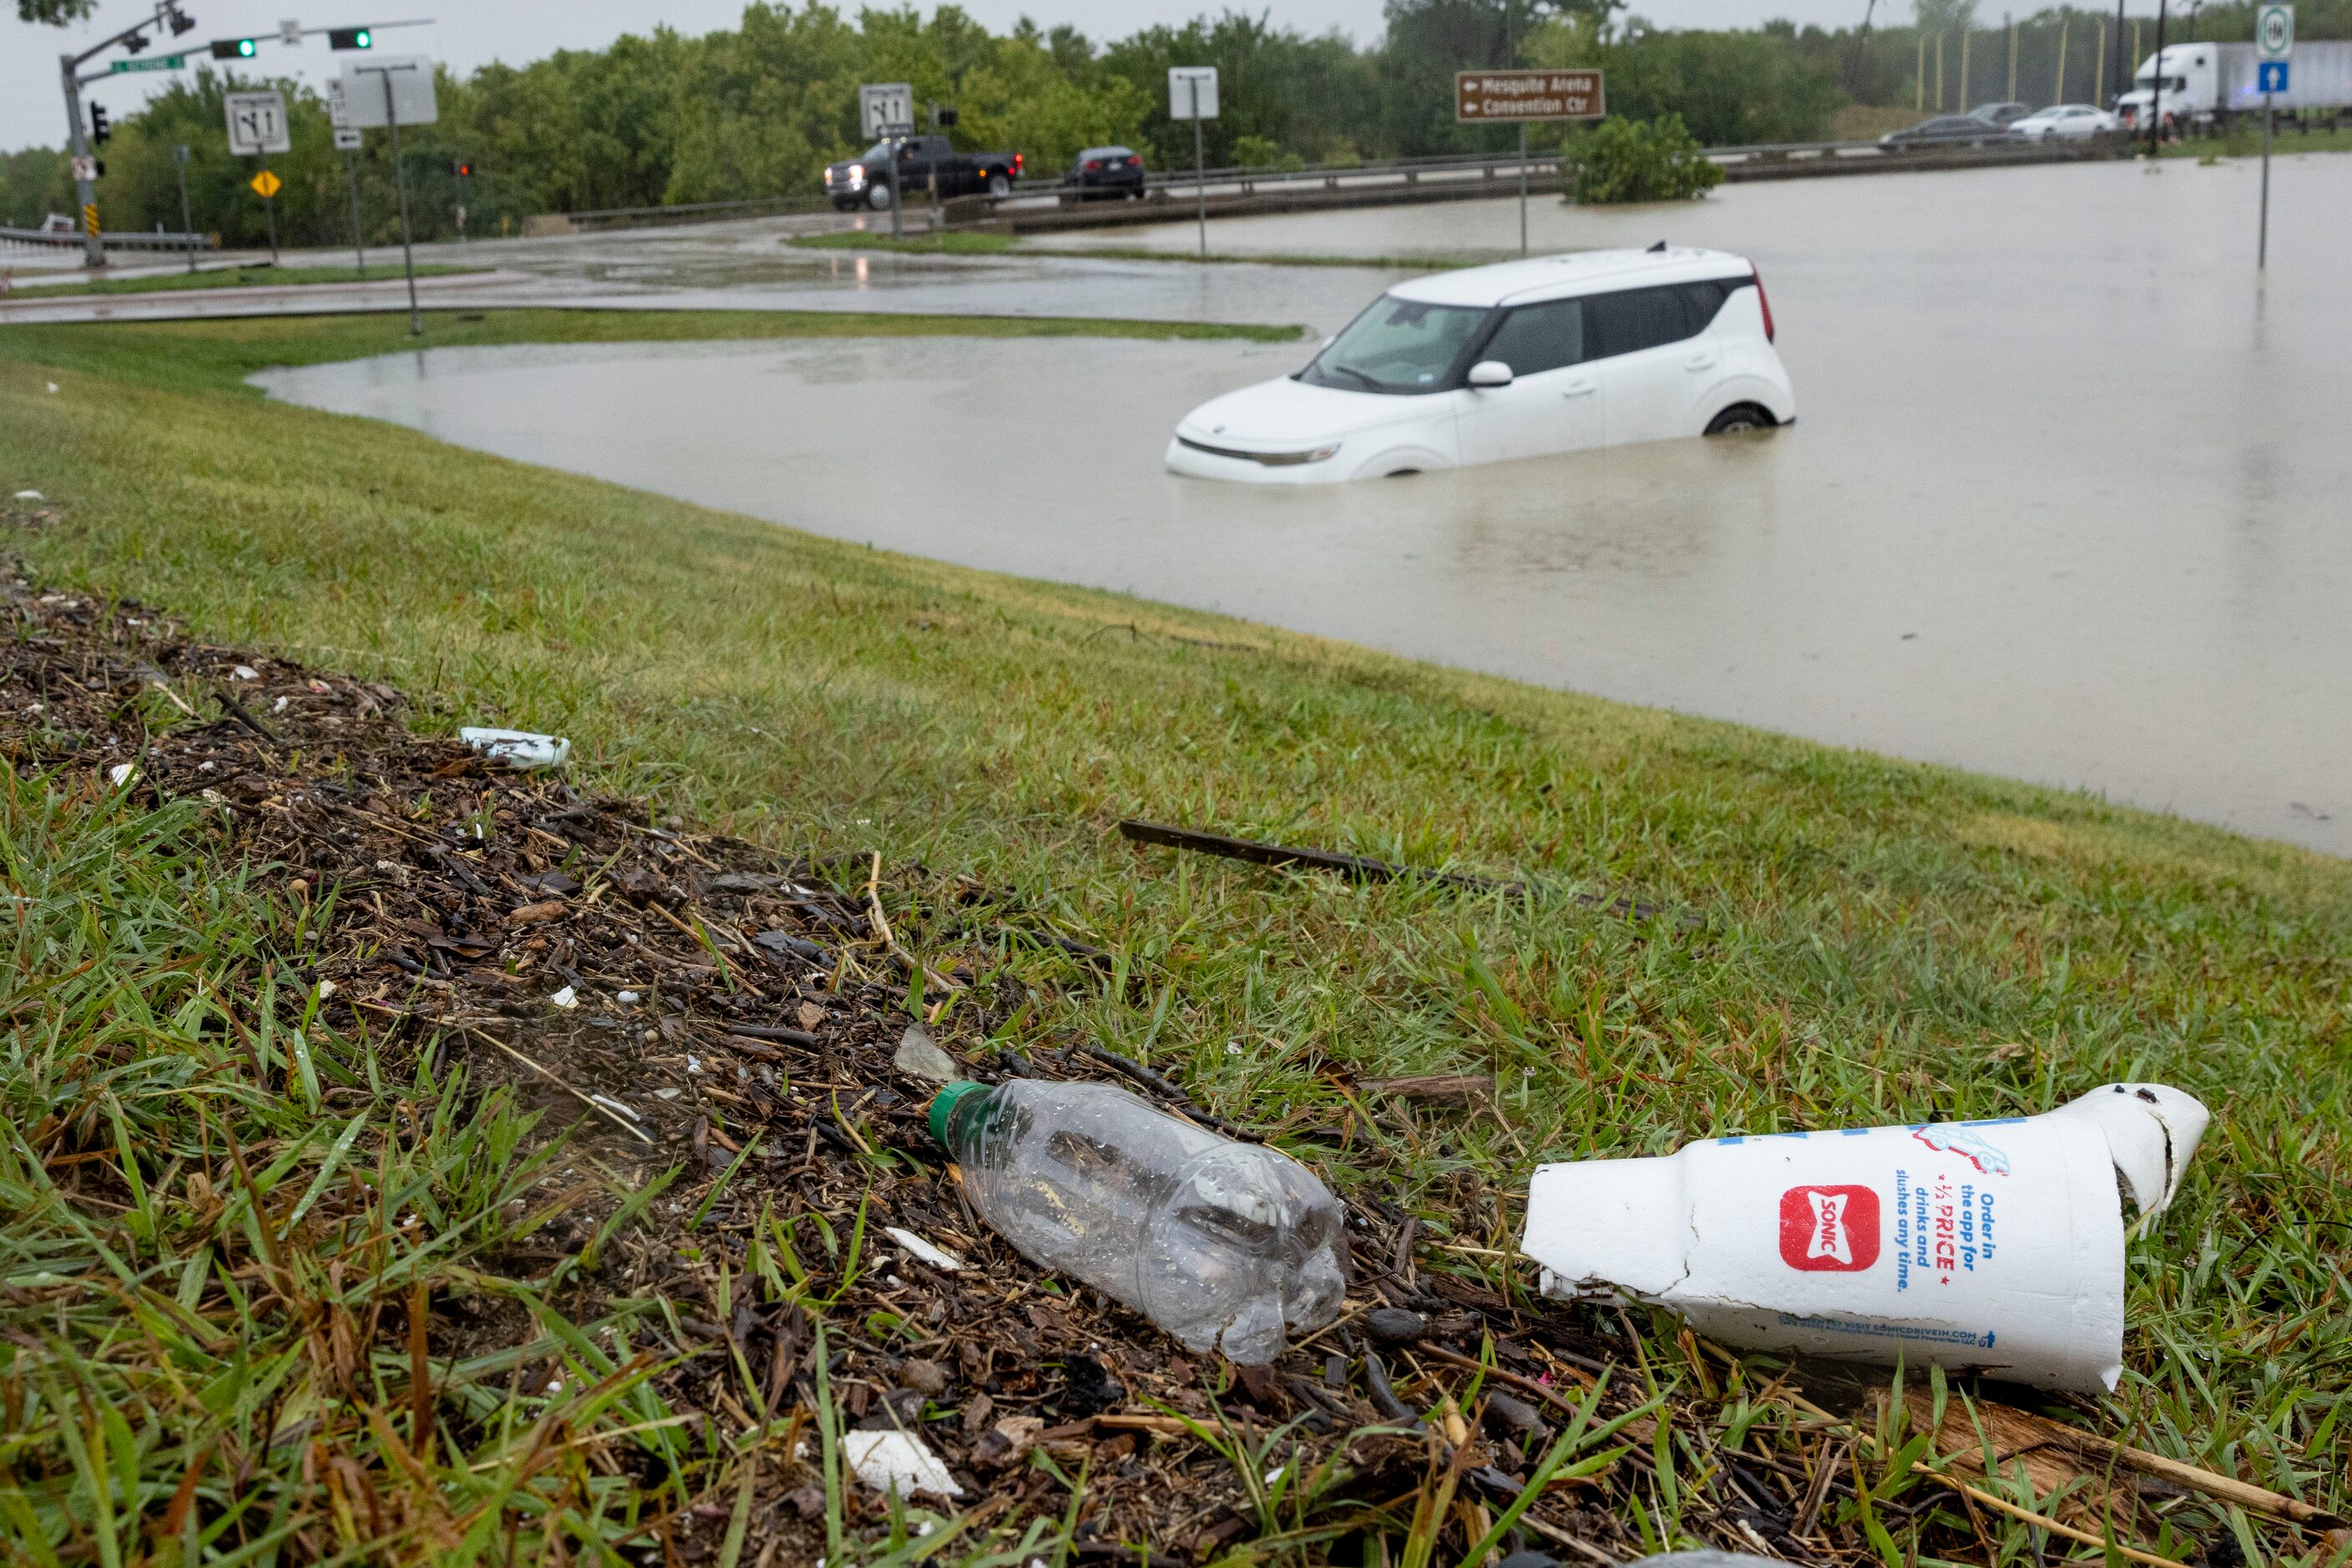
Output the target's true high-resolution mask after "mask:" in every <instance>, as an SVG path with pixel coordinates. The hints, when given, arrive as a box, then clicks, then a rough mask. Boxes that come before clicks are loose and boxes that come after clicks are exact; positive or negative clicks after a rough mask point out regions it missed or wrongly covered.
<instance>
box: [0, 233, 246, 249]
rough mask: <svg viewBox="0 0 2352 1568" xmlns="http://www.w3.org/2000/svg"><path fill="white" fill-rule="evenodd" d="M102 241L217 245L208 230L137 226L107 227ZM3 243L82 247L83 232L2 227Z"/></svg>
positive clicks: (110, 244) (137, 245)
mask: <svg viewBox="0 0 2352 1568" xmlns="http://www.w3.org/2000/svg"><path fill="white" fill-rule="evenodd" d="M99 243H100V244H101V245H103V246H105V247H106V248H107V249H109V250H168V251H172V252H174V253H177V252H180V251H186V250H211V249H214V248H215V245H214V242H213V237H212V236H211V235H208V234H148V233H142V232H141V231H139V230H137V229H131V230H121V229H108V230H106V231H105V232H103V233H101V234H100V236H99ZM0 245H29V246H34V247H45V248H51V249H58V248H62V249H68V250H79V249H80V248H81V246H82V237H81V233H80V231H79V230H78V229H68V230H65V231H63V232H59V231H57V230H53V229H46V228H5V227H0Z"/></svg>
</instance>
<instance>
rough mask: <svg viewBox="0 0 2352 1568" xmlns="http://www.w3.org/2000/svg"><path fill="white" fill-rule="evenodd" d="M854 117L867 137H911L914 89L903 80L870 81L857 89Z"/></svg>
mask: <svg viewBox="0 0 2352 1568" xmlns="http://www.w3.org/2000/svg"><path fill="white" fill-rule="evenodd" d="M857 118H858V121H859V122H860V123H861V124H863V125H864V126H865V127H866V134H867V135H868V136H912V135H913V134H914V133H915V89H913V88H912V87H911V86H909V85H908V84H907V83H906V82H903V81H869V82H867V83H866V84H865V85H864V86H862V87H860V88H859V89H857Z"/></svg>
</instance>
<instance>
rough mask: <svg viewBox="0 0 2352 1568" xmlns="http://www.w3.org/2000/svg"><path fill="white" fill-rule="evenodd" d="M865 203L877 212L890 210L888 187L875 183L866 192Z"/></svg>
mask: <svg viewBox="0 0 2352 1568" xmlns="http://www.w3.org/2000/svg"><path fill="white" fill-rule="evenodd" d="M866 205H867V206H869V207H872V208H873V209H874V210H875V211H876V212H877V213H883V212H888V211H889V210H890V187H889V186H887V185H876V186H875V187H873V188H872V189H871V190H869V191H867V192H866Z"/></svg>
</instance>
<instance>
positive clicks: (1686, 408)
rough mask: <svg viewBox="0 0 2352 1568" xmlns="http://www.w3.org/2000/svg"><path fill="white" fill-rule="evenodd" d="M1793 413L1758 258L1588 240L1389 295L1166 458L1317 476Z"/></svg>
mask: <svg viewBox="0 0 2352 1568" xmlns="http://www.w3.org/2000/svg"><path fill="white" fill-rule="evenodd" d="M1796 416H1797V397H1796V393H1795V391H1794V390H1793V389H1792V388H1791V387H1790V384H1789V373H1788V372H1787V371H1786V370H1785V369H1783V368H1782V367H1781V364H1780V353H1778V352H1777V351H1776V350H1775V349H1774V348H1773V346H1772V307H1771V305H1770V304H1769V303H1768V302H1767V301H1766V300H1765V298H1764V283H1763V280H1762V279H1760V278H1759V277H1758V276H1757V274H1756V268H1755V267H1754V266H1753V265H1751V264H1750V263H1748V261H1747V260H1745V259H1743V258H1740V257H1737V256H1732V255H1729V254H1727V252H1724V251H1720V250H1669V249H1665V248H1663V247H1654V248H1652V249H1649V250H1587V251H1580V252H1576V253H1574V254H1572V255H1568V256H1547V257H1541V258H1536V259H1533V260H1528V261H1510V262H1505V263H1502V264H1501V265H1499V266H1495V267H1478V268H1468V269H1466V270H1464V271H1459V272H1441V273H1437V274H1435V275H1434V276H1432V277H1428V278H1420V279H1414V280H1413V281H1412V282H1410V283H1406V284H1402V285H1400V286H1399V287H1397V288H1395V289H1391V290H1389V292H1387V293H1385V294H1383V295H1381V297H1380V298H1379V299H1377V300H1373V301H1372V303H1371V306H1370V309H1368V310H1365V311H1364V313H1363V314H1362V315H1360V316H1358V317H1357V318H1356V319H1355V320H1354V321H1351V322H1349V324H1348V328H1347V330H1346V331H1343V332H1341V333H1340V334H1339V336H1338V337H1336V338H1333V339H1332V340H1331V341H1330V342H1328V343H1326V344H1325V345H1324V346H1323V350H1322V352H1321V353H1318V354H1317V355H1316V356H1315V358H1314V359H1313V360H1312V361H1311V362H1310V363H1308V364H1307V368H1306V369H1304V370H1302V371H1300V372H1299V373H1298V374H1296V375H1291V376H1286V377H1284V378H1283V379H1281V380H1279V381H1267V382H1261V383H1259V384H1257V385H1255V386H1245V387H1244V388H1242V390H1240V391H1239V392H1229V393H1227V394H1225V395H1223V397H1216V398H1212V399H1211V400H1209V401H1208V402H1206V403H1203V404H1202V405H1201V406H1200V407H1198V408H1195V409H1194V410H1192V413H1190V414H1188V415H1186V416H1184V418H1183V420H1182V422H1181V423H1180V424H1179V425H1178V426H1176V437H1175V439H1174V440H1172V441H1171V442H1169V444H1168V466H1169V468H1172V469H1173V470H1175V471H1176V472H1177V473H1180V474H1191V475H1194V476H1197V477H1199V478H1202V479H1241V480H1244V481H1247V482H1252V483H1256V484H1289V485H1298V484H1328V483H1331V482H1334V481H1336V480H1339V479H1380V478H1383V477H1385V476H1388V475H1391V474H1411V473H1418V472H1421V471H1422V470H1423V469H1426V468H1455V467H1458V466H1461V465H1464V464H1469V463H1498V462H1502V461H1504V460H1505V459H1507V458H1534V457H1540V456H1542V455H1544V454H1546V453H1551V452H1573V451H1577V450H1580V449H1581V448H1583V447H1618V446H1623V445H1625V444H1627V443H1629V442H1633V441H1663V440H1665V439H1668V438H1669V437H1676V436H1701V435H1706V436H1714V435H1719V434H1722V433H1724V432H1726V431H1731V430H1754V429H1761V428H1766V427H1769V426H1774V425H1786V424H1788V423H1790V421H1791V420H1793V419H1795V418H1796Z"/></svg>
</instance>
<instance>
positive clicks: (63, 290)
mask: <svg viewBox="0 0 2352 1568" xmlns="http://www.w3.org/2000/svg"><path fill="white" fill-rule="evenodd" d="M488 270H489V268H484V267H420V268H417V269H416V275H417V276H418V277H419V278H446V277H450V276H453V275H455V274H457V273H461V272H486V271H488ZM404 276H405V274H404V273H403V272H402V271H401V269H400V268H399V267H397V266H378V267H371V268H368V269H367V270H366V271H365V272H362V271H361V270H360V269H359V268H356V267H263V266H254V267H216V268H206V269H205V270H203V271H198V272H158V273H153V274H151V275H150V276H148V277H145V278H103V279H98V280H96V281H94V282H87V283H75V284H71V285H59V286H57V287H55V288H44V289H42V291H41V298H42V299H44V300H68V299H78V298H79V297H80V296H82V295H84V294H160V293H168V292H170V291H173V290H174V289H257V288H283V287H288V286H292V285H301V284H313V283H375V282H383V281H385V280H386V279H395V278H401V277H404Z"/></svg>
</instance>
